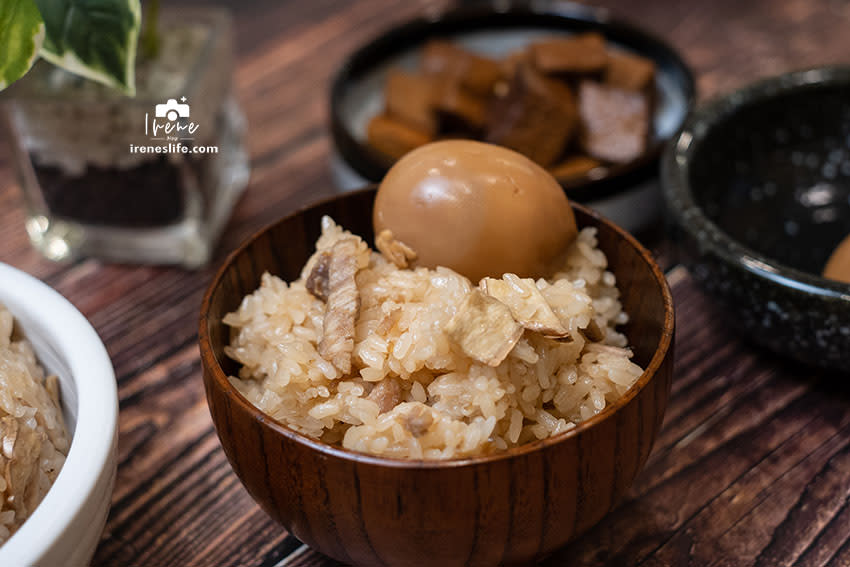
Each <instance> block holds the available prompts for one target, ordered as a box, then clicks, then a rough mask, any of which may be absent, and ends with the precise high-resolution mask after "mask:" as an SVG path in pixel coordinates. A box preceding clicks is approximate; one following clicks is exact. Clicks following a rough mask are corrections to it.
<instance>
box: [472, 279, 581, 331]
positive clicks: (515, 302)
mask: <svg viewBox="0 0 850 567" xmlns="http://www.w3.org/2000/svg"><path fill="white" fill-rule="evenodd" d="M479 286H480V287H481V290H482V291H483V292H484V293H486V294H487V295H489V296H490V297H492V298H494V299H498V300H499V301H501V302H502V303H504V304H505V305H507V306H508V308H509V309H510V310H511V315H513V318H514V319H516V320H517V321H519V322H520V324H521V325H522V326H523V327H525V328H526V329H528V330H529V331H534V332H536V333H540V334H542V335H544V336H546V337H549V338H557V339H562V338H565V337H569V336H570V332H569V329H567V328H566V327H565V326H564V324H563V323H562V322H561V320H560V319H558V316H557V315H555V312H554V311H553V310H552V308H551V307H550V306H549V303H548V302H547V301H546V298H544V297H543V294H542V293H540V290H539V289H537V285H536V284H535V283H534V280H533V279H531V278H520V277H518V276H516V275H514V274H505V275H504V276H503V278H502V279H496V278H484V279H482V280H481V283H480V284H479Z"/></svg>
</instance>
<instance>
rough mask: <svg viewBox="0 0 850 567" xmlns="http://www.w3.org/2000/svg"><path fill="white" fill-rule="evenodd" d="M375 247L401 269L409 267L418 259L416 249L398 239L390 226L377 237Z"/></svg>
mask: <svg viewBox="0 0 850 567" xmlns="http://www.w3.org/2000/svg"><path fill="white" fill-rule="evenodd" d="M375 247H376V248H377V249H378V251H379V252H380V253H381V254H382V255H383V256H384V258H386V259H387V260H389V261H390V262H392V263H393V264H395V265H396V267H398V268H401V269H404V268H407V267H409V266H410V263H411V262H413V261H414V260H416V251H415V250H413V248H411V247H410V246H408V245H407V244H405V243H404V242H402V241H401V240H396V239H395V237H394V236H393V231H391V230H390V229H388V228H385V229H384V230H382V231H381V232H380V233H379V234H378V236H376V237H375Z"/></svg>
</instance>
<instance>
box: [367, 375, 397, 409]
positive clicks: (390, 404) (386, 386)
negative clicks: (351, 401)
mask: <svg viewBox="0 0 850 567" xmlns="http://www.w3.org/2000/svg"><path fill="white" fill-rule="evenodd" d="M366 399H367V400H371V401H373V402H375V403H376V404H378V409H380V411H381V413H386V412H388V411H390V410H391V409H393V408H394V407H396V406H397V405H398V404H400V403H401V386H399V385H398V382H396V381H395V380H394V379H393V378H384V379H383V380H381V381H380V382H378V383H376V384H375V386H374V387H373V388H372V391H371V392H369V395H368V396H366Z"/></svg>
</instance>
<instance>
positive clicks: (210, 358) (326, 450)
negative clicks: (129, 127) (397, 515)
mask: <svg viewBox="0 0 850 567" xmlns="http://www.w3.org/2000/svg"><path fill="white" fill-rule="evenodd" d="M373 191H375V186H374V185H371V186H367V187H365V188H363V189H360V190H358V191H353V192H350V193H346V194H345V195H352V196H353V195H362V194H365V193H369V192H373ZM340 197H341V196H340V195H336V196H331V197H328V198H325V199H321V200H318V201H316V202H314V203H312V204H309V205H307V206H304V207H301V208H299V209H297V210H296V211H294V212H292V213H290V214H288V215H285V216H284V217H282V218H280V219H278V220H276V221H274V222H272V223H270V224H268V225H266V226H264V227H263V228H261V229H260V230H258V231H257V232H256V233H254V234H253V235H252V236H251V237H249V238H248V239H246V240H245V241H244V242H243V243H242V244H241V245H240V246H239V247H238V248H236V249H235V250H234V251H233V252H231V253H230V254H229V255H228V257H227V259H226V260H225V261H224V263H223V264H222V265H221V267H220V268H219V269H218V271H217V272H216V275H215V277H214V278H213V279H212V281H211V282H210V284H209V286H208V287H207V290H206V291H205V292H204V298H203V301H202V303H201V310H200V317H199V333H198V342H199V345H200V351H201V362H202V365H203V367H204V372H203V375H204V381H205V382H209V381H210V380H212V382H213V383H214V385H213V386H212V387H217V388H218V389H220V390H221V391H223V392H224V394H225V396H226V397H227V398H228V400H230V401H231V402H235V403H236V404H237V405H238V406H239V407H240V409H241V410H242V411H244V412H247V413H248V414H250V415H251V418H252V420H253V421H255V422H257V423H259V424H261V426H264V427H268V428H270V429H271V430H272V431H274V432H275V434H277V435H281V436H283V437H285V438H287V439H288V440H289V441H292V442H295V443H298V444H300V445H303V446H306V447H307V448H309V449H311V450H314V451H318V452H319V453H321V454H324V455H326V456H331V457H335V458H338V459H342V460H345V461H350V462H354V463H358V464H369V465H375V466H384V467H391V468H401V469H447V468H456V467H466V466H475V465H480V464H484V463H492V462H496V461H503V460H507V459H512V458H516V457H520V456H523V455H527V454H529V453H533V452H536V451H539V450H545V449H547V448H550V447H552V446H553V445H557V444H559V443H561V442H563V441H565V440H567V439H570V438H572V437H576V436H578V435H579V434H581V433H583V432H584V431H586V430H588V429H590V428H592V427H594V426H595V425H596V424H598V423H601V422H602V421H604V420H606V419H609V418H612V417H613V416H614V415H615V414H617V413H618V412H619V411H620V409H622V408H623V407H625V406H626V405H628V404H629V403H630V402H631V401H632V400H633V399H634V398H635V397H636V396H637V394H638V393H639V392H641V391H642V390H643V389H644V387H646V386H647V385H648V384H649V383H650V382H651V381H652V380H653V379H654V378H655V377H656V376H657V374H658V370H659V368H660V367H661V365H662V363H664V361H665V360H666V359H667V356H668V354H669V355H671V356H672V351H671V347H672V342H673V332H674V328H675V316H674V309H673V296H672V293H671V292H670V287H669V285H668V283H667V279H666V278H665V276H664V273H663V272H662V271H661V268H660V267H659V266H658V264H657V263H656V262H655V260H654V259H653V258H652V255H651V254H650V252H649V251H648V250H647V249H646V248H645V247H644V246H643V245H642V244H640V242H638V241H637V239H635V237H633V236H632V235H631V234H629V233H628V232H626V231H625V230H623V229H622V228H620V227H619V226H617V225H616V224H614V223H613V222H612V221H610V220H608V219H607V218H605V217H603V216H602V215H600V214H599V213H597V212H595V211H593V210H592V209H590V208H588V207H585V206H583V205H580V204H578V203H574V202H572V201H571V202H570V204H571V205H572V206H573V207H574V208H575V209H577V210H579V211H581V212H582V213H584V214H587V215H588V216H591V217H593V218H594V219H596V220H597V221H599V222H600V223H601V224H603V225H605V226H606V227H608V228H609V229H611V230H613V231H614V232H616V233H617V234H618V235H619V236H620V237H621V238H623V239H624V240H625V241H626V242H628V244H629V245H630V246H632V247H633V248H634V249H635V250H636V251H637V252H638V254H639V256H640V257H641V259H642V260H643V261H644V262H645V263H646V264H647V265H648V266H649V268H650V270H651V272H652V274H653V276H654V277H655V281H656V283H657V284H658V285H659V287H660V291H661V295H662V301H663V303H664V320H663V321H662V329H661V337H660V340H659V342H658V345H657V347H656V349H655V352H654V353H653V355H652V358H651V359H650V361H649V364H647V366H646V368H645V370H644V372H643V373H642V374H641V375H640V377H639V378H638V379H637V381H636V382H635V383H634V384H633V385H632V386H631V388H629V389H628V390H627V391H626V392H625V393H624V394H623V395H622V396H621V397H620V398H619V399H618V400H617V401H616V402H614V403H613V404H610V405H608V406H607V407H606V408H605V409H604V410H602V411H601V412H600V413H598V414H596V415H595V416H593V417H591V418H589V419H586V420H584V421H582V422H580V423H579V424H577V425H576V426H575V427H573V428H572V429H570V430H569V431H565V432H563V433H559V434H558V435H555V436H552V437H547V438H546V439H539V440H535V441H531V442H529V443H525V444H523V445H520V446H517V447H512V448H510V449H507V450H504V451H499V452H497V453H493V454H490V455H483V456H477V457H461V458H456V459H403V458H398V457H382V456H377V455H370V454H367V453H361V452H358V451H354V450H351V449H344V448H342V447H334V446H332V445H329V444H327V443H323V442H321V441H318V440H316V439H313V438H311V437H308V436H306V435H303V434H302V433H299V432H297V431H295V430H294V429H291V428H290V427H288V426H287V425H285V424H283V423H281V422H279V421H278V420H276V419H275V418H273V417H271V416H270V415H268V414H266V413H264V412H263V411H262V410H261V409H259V408H258V407H257V406H255V405H254V404H252V403H251V402H250V401H249V400H248V399H247V398H245V397H244V396H243V395H242V394H241V393H240V392H239V391H238V390H237V389H236V388H235V387H234V386H233V385H232V384H231V383H230V380H228V378H227V375H226V374H225V373H224V371H223V370H222V368H221V365H219V364H218V361H217V359H216V357H215V354H214V353H213V350H212V346H211V344H210V336H209V326H210V325H211V324H212V323H211V322H210V321H209V320H208V319H209V317H208V313H209V310H210V305H211V301H212V296H213V293H214V292H215V290H216V289H217V288H218V286H219V284H220V283H221V281H222V280H223V279H224V277H225V274H226V273H227V272H228V270H229V269H230V267H231V265H232V264H233V263H234V262H235V260H236V258H237V257H239V256H240V255H242V254H243V253H244V252H245V251H246V250H247V249H248V248H249V247H250V246H252V245H253V243H254V242H255V241H257V240H258V239H259V238H261V237H262V236H263V235H264V234H266V233H267V232H268V231H269V230H271V229H272V228H273V227H275V226H277V225H278V224H280V223H282V222H284V221H286V220H288V219H290V218H293V217H296V216H298V215H300V214H303V213H304V212H305V211H307V210H309V209H313V208H315V207H318V206H321V205H323V204H326V203H328V202H331V201H333V200H335V199H338V198H340Z"/></svg>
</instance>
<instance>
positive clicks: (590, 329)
mask: <svg viewBox="0 0 850 567" xmlns="http://www.w3.org/2000/svg"><path fill="white" fill-rule="evenodd" d="M579 332H581V334H582V335H584V338H586V339H587V340H588V341H590V342H594V343H598V342H600V341H602V340H603V339H604V338H605V329H603V328H602V327H600V326H599V322H598V321H597V320H596V318H591V319H590V323H588V324H587V327H585V328H584V329H579Z"/></svg>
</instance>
